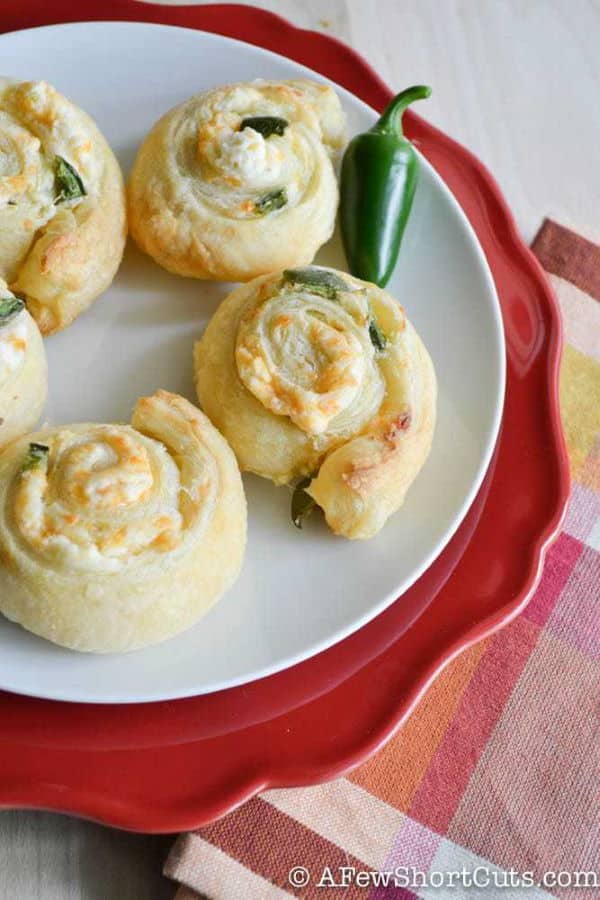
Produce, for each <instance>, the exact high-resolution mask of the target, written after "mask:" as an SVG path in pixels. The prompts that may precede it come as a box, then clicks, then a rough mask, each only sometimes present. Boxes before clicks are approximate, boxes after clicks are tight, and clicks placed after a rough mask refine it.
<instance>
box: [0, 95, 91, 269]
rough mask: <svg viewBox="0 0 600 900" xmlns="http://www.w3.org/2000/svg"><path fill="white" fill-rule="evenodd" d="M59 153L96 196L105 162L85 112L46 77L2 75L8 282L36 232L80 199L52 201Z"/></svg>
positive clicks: (3, 262) (0, 237)
mask: <svg viewBox="0 0 600 900" xmlns="http://www.w3.org/2000/svg"><path fill="white" fill-rule="evenodd" d="M57 155H58V156H62V157H64V158H65V159H66V160H67V161H68V162H70V163H71V165H73V166H74V167H75V169H76V170H77V172H78V174H79V175H80V176H81V178H82V179H83V182H84V185H85V188H86V191H87V194H88V197H90V196H92V197H93V196H94V194H95V193H96V192H97V190H98V189H99V186H100V180H101V175H102V162H101V159H100V158H99V157H98V156H97V154H96V152H95V148H94V145H93V142H92V140H91V138H90V130H89V126H88V124H87V121H86V120H85V119H83V117H82V114H81V112H80V111H79V110H78V109H77V108H76V107H73V106H72V105H71V104H70V103H69V102H68V101H67V100H65V98H64V97H62V96H61V95H60V94H58V93H57V92H56V91H55V90H54V88H52V87H51V86H50V85H48V84H46V83H45V82H39V81H36V82H21V83H16V84H13V83H6V82H2V80H0V278H4V279H6V280H7V281H8V282H9V283H10V282H12V281H13V280H14V279H15V278H16V277H17V272H18V269H19V266H20V265H21V264H22V262H23V260H24V258H25V256H26V255H27V253H28V251H29V249H30V247H31V244H32V243H33V241H34V239H35V236H36V232H37V231H38V230H39V229H40V228H42V227H44V226H45V225H47V224H48V222H49V221H51V219H53V218H54V216H55V215H56V214H57V213H58V212H59V211H60V210H61V208H64V207H65V206H67V207H74V206H77V205H78V203H80V202H81V198H76V199H74V200H71V201H63V202H61V203H59V204H56V203H55V202H54V201H55V194H56V189H55V177H54V166H55V158H56V156H57Z"/></svg>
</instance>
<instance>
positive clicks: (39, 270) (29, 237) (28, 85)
mask: <svg viewBox="0 0 600 900" xmlns="http://www.w3.org/2000/svg"><path fill="white" fill-rule="evenodd" d="M125 236H126V213H125V192H124V186H123V179H122V175H121V170H120V168H119V164H118V163H117V160H116V159H115V157H114V154H113V152H112V150H111V149H110V147H109V146H108V144H107V143H106V141H105V139H104V138H103V136H102V135H101V134H100V132H99V130H98V128H97V127H96V125H95V123H94V122H93V121H92V119H91V118H90V117H89V116H88V115H87V114H86V113H84V112H83V110H81V109H79V108H78V107H77V106H75V104H73V103H71V102H70V101H69V100H67V98H66V97H63V96H62V94H59V93H58V91H56V90H55V89H54V88H53V87H51V85H49V84H46V83H45V82H43V81H11V80H9V79H7V78H0V277H1V278H4V279H5V280H6V281H7V282H8V284H9V285H10V286H11V288H12V289H13V290H14V291H16V292H17V293H19V294H21V295H24V296H25V298H26V300H27V307H28V309H29V311H30V313H31V314H32V316H33V317H34V318H35V319H36V321H37V323H38V325H39V328H40V330H41V332H42V334H51V333H52V332H53V331H58V330H59V329H61V328H64V327H65V326H67V325H69V324H70V323H71V322H72V321H73V319H74V318H75V317H76V316H78V315H79V313H81V312H82V311H83V310H84V309H86V308H87V307H88V306H89V305H90V303H91V302H92V300H94V298H95V297H97V296H98V295H99V294H101V293H102V291H104V290H105V289H106V288H107V287H108V286H109V285H110V283H111V281H112V280H113V277H114V275H115V272H116V271H117V268H118V266H119V263H120V261H121V257H122V255H123V248H124V246H125Z"/></svg>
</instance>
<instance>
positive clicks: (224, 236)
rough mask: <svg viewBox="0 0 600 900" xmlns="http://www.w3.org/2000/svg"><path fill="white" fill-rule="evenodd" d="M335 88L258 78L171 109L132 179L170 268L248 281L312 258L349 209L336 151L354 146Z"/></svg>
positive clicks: (141, 229)
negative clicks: (341, 198) (341, 205)
mask: <svg viewBox="0 0 600 900" xmlns="http://www.w3.org/2000/svg"><path fill="white" fill-rule="evenodd" d="M344 126H345V118H344V114H343V112H342V108H341V105H340V102H339V100H338V97H337V95H336V93H335V92H334V91H333V90H332V88H330V87H328V86H327V85H322V84H318V83H316V82H311V81H303V80H299V81H252V82H248V83H242V84H233V85H229V86H227V87H220V88H216V89H215V90H211V91H206V92H205V93H202V94H198V95H197V96H195V97H192V98H191V99H189V100H187V101H186V102H185V103H182V104H181V105H180V106H177V107H176V108H175V109H172V110H171V111H170V112H168V113H167V114H166V115H165V116H164V117H163V118H162V119H161V120H160V121H159V122H158V123H157V124H156V125H155V126H154V128H153V129H152V131H151V132H150V134H149V135H148V136H147V137H146V139H145V141H144V143H143V144H142V146H141V148H140V151H139V153H138V157H137V159H136V162H135V165H134V168H133V171H132V174H131V179H130V183H129V218H130V227H131V233H132V235H133V237H134V238H135V240H136V241H137V243H138V244H139V246H140V247H141V248H142V250H144V251H145V252H146V253H149V254H150V256H152V257H153V258H154V259H155V260H156V261H157V262H158V263H159V264H160V265H161V266H164V268H165V269H168V270H169V271H170V272H175V273H177V274H179V275H187V276H190V277H193V278H211V279H217V280H222V281H249V280H250V279H251V278H254V277H255V276H257V275H259V274H261V273H264V272H269V271H273V270H274V269H277V268H283V267H284V266H292V265H303V264H305V263H309V262H311V261H312V259H313V257H314V255H315V253H316V251H317V250H318V249H319V247H320V246H321V245H322V244H324V243H325V241H327V240H328V239H329V237H330V236H331V234H332V232H333V228H334V223H335V216H336V211H337V204H338V189H337V181H336V177H335V173H334V167H333V163H332V159H331V155H332V154H334V153H336V152H337V151H338V150H339V149H340V148H341V146H342V144H343V142H344Z"/></svg>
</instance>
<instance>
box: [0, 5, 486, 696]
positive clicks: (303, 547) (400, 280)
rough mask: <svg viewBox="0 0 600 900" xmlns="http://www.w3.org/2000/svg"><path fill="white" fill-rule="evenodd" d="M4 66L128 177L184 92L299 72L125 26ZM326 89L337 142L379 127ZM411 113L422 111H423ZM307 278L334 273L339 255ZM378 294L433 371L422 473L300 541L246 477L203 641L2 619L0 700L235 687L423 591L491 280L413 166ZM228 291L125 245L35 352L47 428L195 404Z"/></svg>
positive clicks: (448, 501) (58, 32) (479, 363)
mask: <svg viewBox="0 0 600 900" xmlns="http://www.w3.org/2000/svg"><path fill="white" fill-rule="evenodd" d="M0 61H1V62H0V68H1V70H2V71H1V72H0V74H2V75H9V76H14V77H17V78H21V79H34V78H43V79H46V80H47V81H50V82H51V83H52V84H54V85H55V86H56V87H57V88H58V89H59V90H60V91H62V92H63V93H65V94H66V95H67V96H68V97H70V98H71V99H72V100H74V101H75V102H76V103H78V104H79V105H81V106H82V107H83V108H84V109H85V110H87V111H88V112H89V113H90V114H91V115H92V116H93V117H94V118H95V119H96V120H97V122H98V124H99V126H100V128H101V129H102V131H103V132H104V134H105V135H106V137H107V138H108V140H109V142H110V143H111V144H112V146H113V148H114V150H115V151H116V153H117V156H118V157H119V159H120V161H121V163H122V165H123V168H124V170H125V172H127V171H128V170H129V168H130V166H131V163H132V161H133V158H134V154H135V152H136V148H137V147H138V145H139V144H140V141H141V140H142V138H143V136H144V135H145V134H146V132H147V131H148V129H149V128H150V126H151V125H152V124H153V123H154V122H155V121H156V119H157V118H158V117H159V116H161V115H162V114H163V113H164V112H166V110H168V109H170V108H171V107H172V106H174V105H175V104H176V103H179V102H180V101H182V100H183V99H185V98H186V97H188V96H190V95H191V94H194V93H197V92H198V91H201V90H204V89H205V88H208V87H212V86H214V85H218V84H224V83H228V82H232V81H238V80H240V81H243V80H249V79H252V78H257V77H262V78H294V77H298V76H305V75H309V76H310V75H312V74H313V73H311V72H310V71H309V70H308V69H305V68H303V67H302V66H299V65H297V64H296V63H294V62H291V61H289V60H287V59H284V58H283V57H280V56H277V55H275V54H273V53H269V52H267V51H264V50H261V49H258V48H256V47H252V46H250V45H247V44H243V43H240V42H238V41H233V40H229V39H226V38H223V37H218V36H215V35H212V34H205V33H202V32H197V31H190V30H186V29H182V28H171V27H166V26H162V25H160V26H159V25H147V24H138V23H113V22H111V23H82V24H72V25H60V26H51V27H47V28H39V29H33V30H31V31H22V32H16V33H13V34H7V35H4V36H0ZM314 77H315V78H317V79H318V80H321V81H323V80H325V79H323V78H321V76H319V75H314ZM434 88H435V85H434ZM338 91H339V94H340V96H341V99H342V102H343V104H344V108H345V110H346V112H347V114H348V120H349V131H350V133H355V132H357V131H362V130H364V129H366V128H368V127H370V126H371V125H372V123H373V121H374V119H375V113H374V112H373V111H372V110H371V109H369V108H368V107H367V106H366V105H365V104H363V103H362V102H361V101H359V100H357V99H356V98H355V97H353V96H352V95H351V94H349V93H347V92H346V91H345V90H342V89H341V88H338ZM419 111H421V112H423V113H425V114H426V112H427V107H426V104H422V105H421V107H420V110H419ZM317 261H318V262H321V263H324V264H330V265H335V266H337V267H338V268H345V265H344V260H343V256H342V254H341V250H340V245H339V241H337V240H336V239H334V240H333V241H332V243H331V244H330V245H328V246H327V247H326V248H324V250H323V251H322V252H321V253H320V254H319V256H318V260H317ZM389 289H390V290H391V292H392V293H393V294H395V295H396V296H397V297H398V298H399V300H400V301H401V302H402V303H403V305H404V306H405V308H406V310H407V313H408V315H409V317H410V318H411V319H412V321H413V322H414V324H415V326H416V328H417V330H418V331H419V333H420V334H421V336H422V337H423V339H424V341H425V343H426V345H427V347H428V348H429V351H430V353H431V355H432V357H433V360H434V363H435V367H436V370H437V376H438V380H439V388H440V391H439V419H438V425H437V430H436V434H435V440H434V445H433V450H432V453H431V456H430V458H429V460H428V462H427V464H426V466H425V468H424V470H423V471H422V473H421V474H420V475H419V478H418V479H417V481H416V482H415V484H414V486H413V487H412V488H411V490H410V492H409V495H408V498H407V500H406V503H405V505H404V507H403V508H402V510H401V511H400V512H399V513H397V514H396V515H395V516H394V517H393V518H392V519H391V520H390V521H389V522H388V524H387V525H386V527H385V528H384V530H383V531H382V532H381V533H380V534H379V535H378V537H377V538H375V539H373V540H371V541H367V542H349V541H346V540H344V539H341V538H336V537H334V536H333V535H332V534H330V533H329V532H328V531H327V529H326V528H325V526H324V525H323V524H321V523H320V522H319V517H317V516H315V517H314V519H313V520H312V521H311V522H310V524H308V525H307V526H305V529H304V530H303V531H302V532H299V531H297V530H296V529H295V528H294V527H293V525H292V524H291V522H290V517H289V501H290V494H289V491H288V490H287V489H286V488H279V489H276V488H275V487H273V486H272V485H271V484H270V483H269V482H266V481H262V480H261V479H259V478H255V477H252V476H250V477H245V479H244V482H245V486H246V491H247V496H248V505H249V542H248V551H247V556H246V561H245V564H244V569H243V572H242V575H241V577H240V579H239V581H238V583H237V584H236V585H235V587H234V588H233V590H232V591H231V592H230V593H229V594H227V595H226V597H225V598H224V599H223V600H221V601H220V602H219V603H218V604H217V606H216V607H215V608H214V609H213V610H212V611H211V612H210V613H209V614H208V615H207V616H206V618H204V619H203V620H202V622H201V623H200V624H199V625H197V626H196V627H195V628H193V629H191V630H190V631H188V632H187V633H186V634H184V635H182V636H180V637H177V638H174V639H172V640H170V641H168V642H166V643H165V644H162V645H160V646H158V647H154V648H149V649H147V650H141V651H137V652H135V653H132V654H127V655H124V656H109V657H107V656H90V655H83V654H77V653H73V652H69V651H66V650H62V649H60V648H58V647H55V646H53V645H52V644H50V643H47V642H45V641H42V640H40V639H38V638H35V637H33V636H32V635H30V634H28V633H26V632H25V631H23V630H22V629H20V628H18V627H17V626H14V625H11V624H10V623H8V622H6V621H4V620H1V621H0V686H1V687H3V688H6V689H9V690H13V691H18V692H20V693H25V694H33V695H37V696H41V697H51V698H56V699H62V700H81V701H89V702H116V703H118V702H129V701H131V702H141V701H148V700H159V699H166V698H173V697H183V696H189V695H192V694H199V693H206V692H209V691H214V690H217V689H219V688H225V687H231V686H233V685H237V684H242V683H244V682H247V681H250V680H253V679H255V678H258V677H261V676H264V675H268V674H271V673H273V672H276V671H278V670H280V669H283V668H285V667H287V666H290V665H292V664H294V663H296V662H298V661H300V660H302V659H305V658H307V657H309V656H311V655H313V654H315V653H317V652H318V651H320V650H323V649H325V648H326V647H328V646H330V645H331V644H334V643H335V642H336V641H339V640H340V639H341V638H343V637H345V636H346V635H348V634H350V633H351V632H353V631H355V630H356V629H358V628H360V627H361V626H362V625H364V624H365V623H366V622H368V621H369V620H370V619H372V618H373V617H374V616H375V615H377V613H379V612H381V611H382V610H383V609H385V607H386V606H388V605H389V604H390V603H391V602H392V601H393V600H394V599H395V598H396V597H398V596H399V595H400V594H401V593H402V592H403V591H405V590H406V589H407V588H408V587H409V586H410V585H411V584H412V583H413V582H414V581H415V580H416V579H417V578H418V577H419V575H421V574H422V572H423V571H424V570H425V569H426V568H427V567H428V566H429V565H430V563H431V562H432V561H433V559H435V557H436V556H437V555H438V554H439V553H440V552H441V550H442V549H443V547H444V546H445V545H446V543H447V542H448V541H449V539H450V537H451V536H452V534H453V533H454V531H455V530H456V528H457V527H458V525H459V524H460V522H461V520H462V519H463V517H464V515H465V513H466V511H467V509H468V507H469V505H470V503H471V501H472V499H473V497H474V495H475V493H476V491H477V489H478V487H479V485H480V483H481V480H482V478H483V475H484V473H485V470H486V468H487V466H488V463H489V460H490V456H491V453H492V450H493V446H494V443H495V439H496V436H497V432H498V427H499V423H500V418H501V412H502V401H503V395H504V341H503V332H502V324H501V318H500V312H499V306H498V301H497V297H496V293H495V289H494V284H493V281H492V277H491V274H490V271H489V269H488V267H487V264H486V261H485V258H484V256H483V253H482V250H481V248H480V246H479V244H478V243H477V239H476V238H475V235H474V234H473V231H472V230H471V228H470V226H469V224H468V222H467V220H466V218H465V216H464V215H463V213H462V211H461V210H460V208H459V207H458V205H457V203H456V201H455V200H454V198H453V197H452V195H451V194H450V192H449V191H448V189H447V188H446V187H445V185H444V184H443V183H442V182H441V180H440V179H439V178H438V176H437V175H436V174H435V172H434V171H433V170H432V169H431V168H430V167H429V165H427V164H426V163H424V164H423V165H422V167H421V178H420V183H419V187H418V190H417V195H416V200H415V204H414V208H413V212H412V217H411V220H410V224H409V227H408V229H407V232H406V235H405V238H404V243H403V247H402V253H401V258H400V262H399V264H398V267H397V271H396V273H395V275H394V278H393V280H392V281H391V283H390V285H389ZM227 291H228V287H227V286H226V285H221V284H212V283H203V282H199V281H193V280H188V279H184V278H178V277H176V276H173V275H169V274H168V273H167V272H164V271H163V270H162V269H160V268H159V267H158V266H156V265H155V264H154V263H153V262H152V261H151V260H150V259H148V258H146V257H145V256H143V255H142V254H141V253H139V252H138V251H137V250H136V249H134V248H133V247H132V246H130V247H129V248H128V250H127V253H126V255H125V260H124V262H123V266H122V268H121V270H120V272H119V274H118V276H117V279H116V281H115V283H114V284H113V286H112V287H111V289H110V290H109V291H108V292H107V293H106V294H105V295H104V296H103V297H102V298H101V299H99V300H98V301H96V303H95V304H94V306H93V307H92V308H91V310H90V311H89V312H87V313H86V314H85V315H83V316H81V318H80V319H79V320H78V321H77V322H76V323H75V324H74V325H73V326H72V327H71V328H69V329H68V330H67V331H66V332H63V333H62V334H59V335H57V336H55V337H52V338H50V339H49V340H48V341H47V348H48V356H49V363H50V398H51V399H50V402H49V407H48V413H47V418H48V421H49V422H51V423H61V422H63V423H68V422H77V421H90V420H96V421H99V422H111V421H119V420H122V421H126V420H127V419H128V417H129V415H130V413H131V409H132V407H133V405H134V403H135V401H136V400H137V398H138V397H139V396H141V395H143V394H146V393H149V392H152V391H154V390H156V389H157V388H167V389H169V390H172V391H177V392H179V393H181V394H184V395H185V396H187V397H189V398H190V399H194V392H193V386H192V344H193V341H194V340H195V338H197V337H198V336H199V334H200V333H201V332H202V330H203V328H204V326H205V324H206V323H207V321H208V319H209V317H210V316H211V315H212V313H213V312H214V310H215V308H216V306H217V304H218V302H219V300H220V299H221V298H222V297H223V296H224V295H225V294H226V293H227Z"/></svg>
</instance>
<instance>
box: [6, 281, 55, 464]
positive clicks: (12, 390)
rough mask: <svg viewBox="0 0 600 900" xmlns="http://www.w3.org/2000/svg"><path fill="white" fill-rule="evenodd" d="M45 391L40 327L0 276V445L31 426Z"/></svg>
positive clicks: (38, 413)
mask: <svg viewBox="0 0 600 900" xmlns="http://www.w3.org/2000/svg"><path fill="white" fill-rule="evenodd" d="M47 393H48V372H47V364H46V352H45V350H44V344H43V341H42V337H41V335H40V332H39V329H38V327H37V325H36V323H35V322H34V320H33V319H32V318H31V316H30V315H29V313H28V312H27V309H26V308H25V304H24V303H23V301H22V300H20V299H19V298H18V297H15V295H14V294H13V293H12V292H11V291H9V289H8V286H7V284H6V282H5V281H3V280H2V279H1V278H0V447H2V446H3V445H4V444H8V443H9V442H10V441H12V440H13V439H14V438H16V437H20V436H21V435H22V434H25V432H27V431H30V430H31V429H32V428H33V427H34V425H35V424H36V422H37V421H38V419H39V417H40V413H41V412H42V409H43V407H44V403H45V402H46V395H47Z"/></svg>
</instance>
